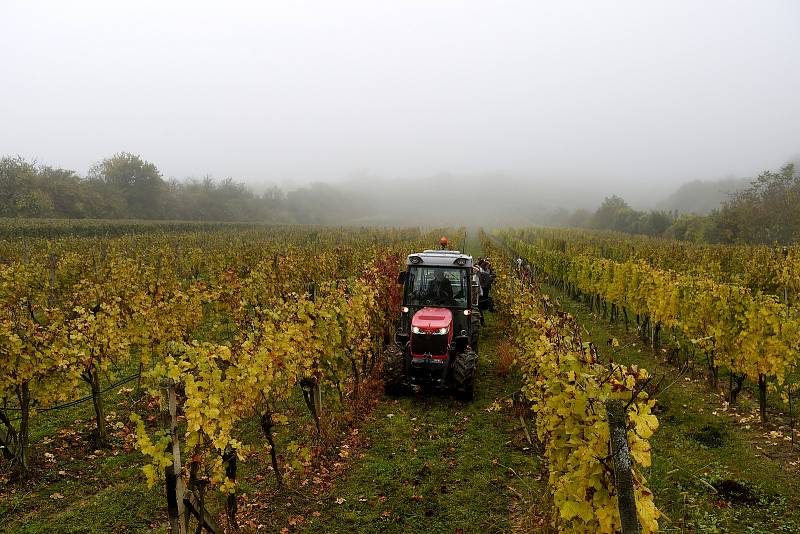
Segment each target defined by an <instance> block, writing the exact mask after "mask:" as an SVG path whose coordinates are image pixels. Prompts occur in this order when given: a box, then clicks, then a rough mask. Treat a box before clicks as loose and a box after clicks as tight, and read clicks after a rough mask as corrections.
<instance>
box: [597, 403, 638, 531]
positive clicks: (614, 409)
mask: <svg viewBox="0 0 800 534" xmlns="http://www.w3.org/2000/svg"><path fill="white" fill-rule="evenodd" d="M605 405H606V417H607V418H608V432H609V443H610V444H611V455H612V457H613V459H614V487H615V488H616V489H617V503H618V505H619V517H620V520H621V521H622V534H639V533H640V532H641V528H640V526H639V517H638V514H637V512H636V494H635V493H634V491H633V471H632V462H631V454H630V448H629V447H628V417H627V413H626V410H625V405H624V404H623V403H622V401H621V400H619V399H609V400H607V401H606V402H605Z"/></svg>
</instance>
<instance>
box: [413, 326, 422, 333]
mask: <svg viewBox="0 0 800 534" xmlns="http://www.w3.org/2000/svg"><path fill="white" fill-rule="evenodd" d="M411 333H412V334H424V333H425V331H424V330H422V328H420V327H418V326H412V327H411Z"/></svg>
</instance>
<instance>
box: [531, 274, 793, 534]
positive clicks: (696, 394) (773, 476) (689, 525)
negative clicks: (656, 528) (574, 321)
mask: <svg viewBox="0 0 800 534" xmlns="http://www.w3.org/2000/svg"><path fill="white" fill-rule="evenodd" d="M543 289H544V290H545V292H547V293H550V294H551V295H553V296H554V297H556V298H557V299H558V300H559V301H560V302H561V305H562V307H563V308H564V309H565V310H566V311H568V312H570V313H572V314H573V315H575V316H576V317H577V318H578V320H579V322H580V323H581V324H582V325H583V327H584V328H585V329H586V331H587V333H588V334H587V338H588V340H590V341H593V342H594V343H595V344H596V345H597V346H598V347H600V349H599V350H600V354H601V355H608V354H610V353H611V351H612V350H614V351H615V353H614V354H613V358H614V360H615V361H617V362H620V363H624V364H638V365H641V366H643V367H645V368H646V369H648V370H649V371H650V372H651V374H655V375H657V379H660V377H661V376H664V380H663V382H661V384H662V385H661V388H660V389H661V392H660V393H658V396H657V399H658V405H657V412H656V413H657V414H658V417H659V422H660V427H659V429H658V431H657V432H656V434H655V435H654V437H653V439H652V440H651V444H652V447H653V466H652V468H651V469H649V473H648V474H647V476H648V480H649V486H650V489H651V490H653V492H654V494H655V497H656V504H657V505H658V506H659V508H660V509H661V510H662V511H663V512H665V514H666V515H667V518H663V519H662V521H661V525H662V530H663V531H665V532H704V533H705V532H764V533H767V532H800V483H798V481H797V473H796V472H794V473H793V472H789V470H788V469H787V468H786V466H785V465H784V464H783V463H781V462H780V461H779V459H773V458H770V457H768V456H766V453H767V452H770V451H769V449H770V447H771V444H770V443H769V442H768V441H765V440H763V433H764V429H761V428H760V426H759V424H758V423H757V422H753V423H751V428H749V429H748V428H745V425H743V424H740V423H737V422H736V419H735V418H733V417H731V416H730V415H729V414H728V413H727V412H726V411H725V410H724V404H723V400H724V399H723V398H722V396H721V395H720V394H718V393H717V392H714V391H712V390H710V388H709V386H708V382H707V381H706V380H705V378H704V377H703V376H690V375H683V376H679V373H678V370H677V369H676V368H675V367H674V366H672V365H670V364H668V363H666V362H665V361H664V360H663V359H662V358H661V357H659V356H658V355H655V354H654V353H653V351H652V350H651V349H649V348H648V347H645V346H643V345H642V343H641V341H640V340H639V338H638V337H637V336H636V335H635V333H633V332H631V333H626V332H625V329H624V327H623V326H621V325H613V324H609V323H608V321H607V320H604V319H602V318H601V317H598V316H596V315H594V314H592V313H591V311H590V310H589V308H588V307H587V306H585V305H583V304H581V303H578V302H575V301H573V300H570V299H569V298H567V297H566V295H565V294H564V293H563V292H561V291H559V290H558V289H556V288H553V287H548V286H545V287H544V288H543ZM612 337H616V338H617V339H618V340H619V341H620V348H619V349H611V348H610V347H607V346H606V342H607V340H608V339H609V338H612ZM739 404H740V406H739V411H740V413H741V412H746V413H750V411H751V410H752V407H753V401H752V399H749V398H747V395H744V394H743V395H742V396H740V400H739ZM756 447H761V448H762V450H759V449H757V448H756ZM792 454H793V456H794V458H795V459H796V456H797V455H796V452H793V453H792ZM724 480H733V481H736V482H738V483H741V484H743V485H744V486H746V487H747V488H748V489H749V490H750V491H751V493H752V499H753V500H752V502H751V503H749V504H744V503H736V502H730V500H729V499H726V498H724V496H723V495H721V494H719V493H718V491H717V490H716V489H715V488H714V485H715V484H719V483H720V482H722V481H724Z"/></svg>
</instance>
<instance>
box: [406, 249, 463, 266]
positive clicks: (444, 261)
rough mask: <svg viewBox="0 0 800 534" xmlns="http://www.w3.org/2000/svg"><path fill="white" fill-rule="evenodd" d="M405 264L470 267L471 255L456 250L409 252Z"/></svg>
mask: <svg viewBox="0 0 800 534" xmlns="http://www.w3.org/2000/svg"><path fill="white" fill-rule="evenodd" d="M406 265H427V266H434V267H469V268H472V256H468V255H466V254H462V253H461V252H459V251H457V250H426V251H424V252H415V253H414V254H409V255H408V258H406Z"/></svg>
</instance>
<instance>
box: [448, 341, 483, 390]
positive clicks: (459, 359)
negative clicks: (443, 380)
mask: <svg viewBox="0 0 800 534" xmlns="http://www.w3.org/2000/svg"><path fill="white" fill-rule="evenodd" d="M477 364H478V355H477V354H475V353H474V352H473V351H472V350H469V349H467V350H465V351H464V352H461V353H459V354H458V355H456V359H455V361H454V362H453V386H454V388H455V391H456V395H457V396H458V398H460V399H461V400H465V401H471V400H472V399H473V398H474V397H475V370H476V367H477Z"/></svg>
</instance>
